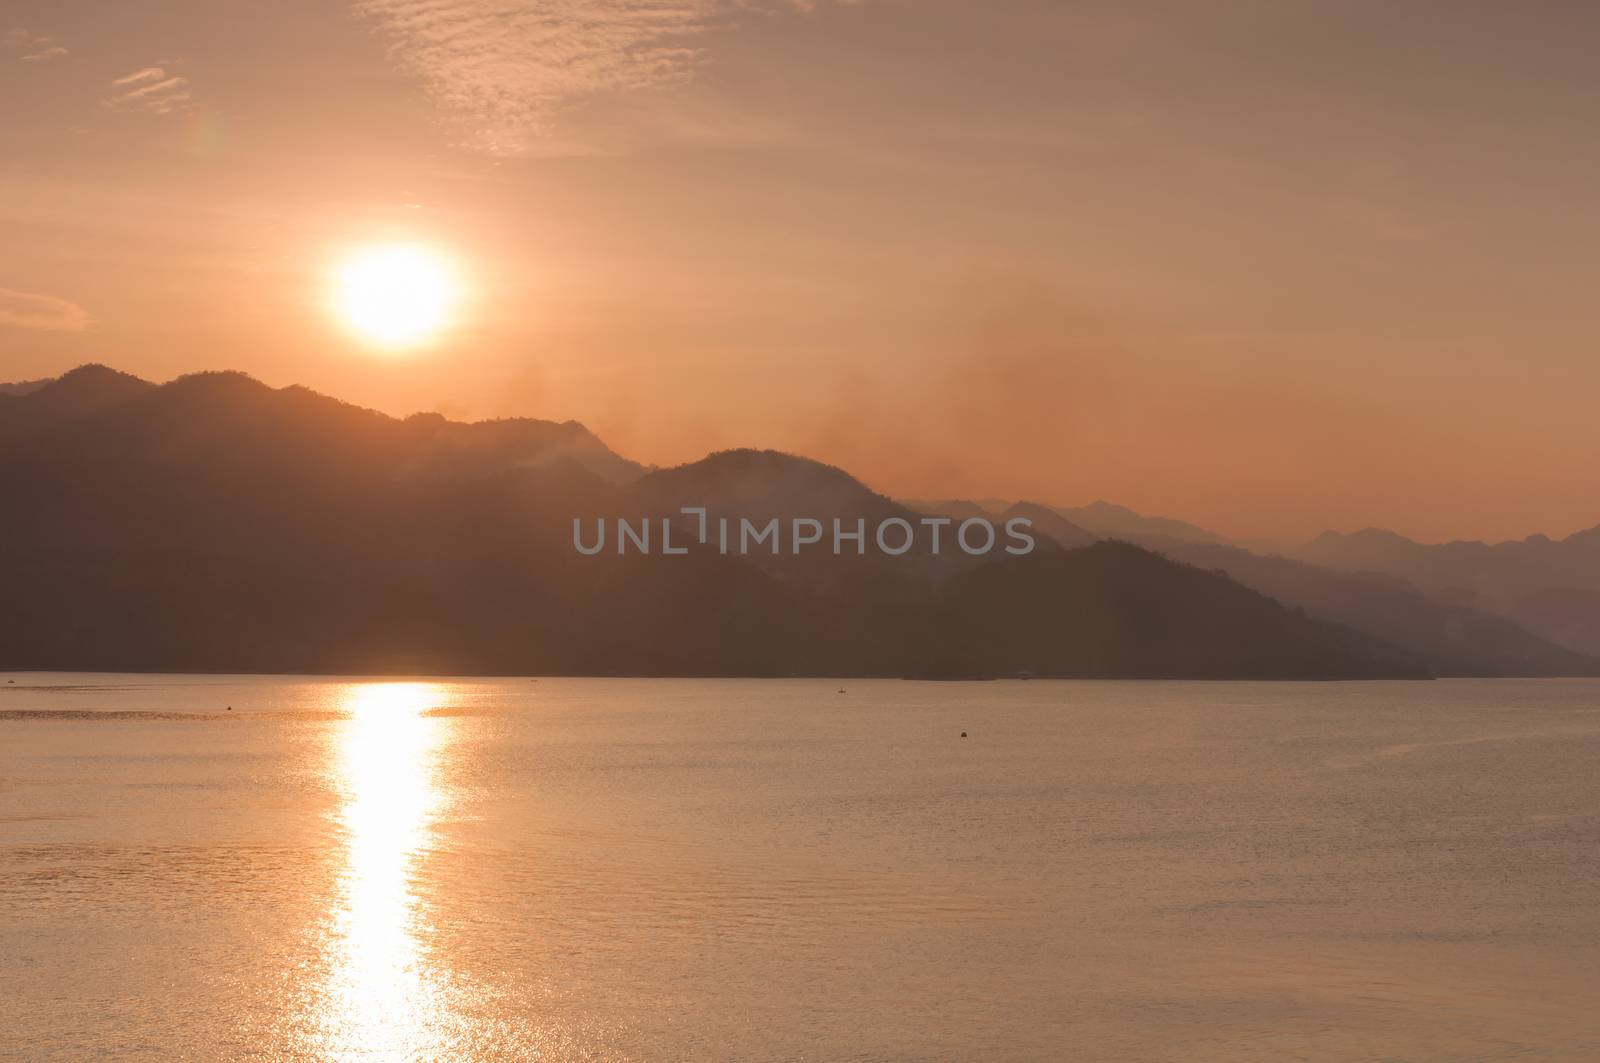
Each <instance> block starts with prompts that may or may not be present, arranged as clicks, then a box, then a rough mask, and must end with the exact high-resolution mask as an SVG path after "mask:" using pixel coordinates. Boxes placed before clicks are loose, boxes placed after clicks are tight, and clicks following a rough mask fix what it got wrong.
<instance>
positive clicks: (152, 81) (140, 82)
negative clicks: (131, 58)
mask: <svg viewBox="0 0 1600 1063" xmlns="http://www.w3.org/2000/svg"><path fill="white" fill-rule="evenodd" d="M111 87H112V88H120V89H124V90H126V91H123V92H119V93H117V94H116V95H114V96H112V97H110V98H109V99H107V100H106V101H105V105H106V106H107V107H109V108H110V109H112V110H119V111H120V110H142V111H149V112H150V113H152V114H172V113H173V112H174V111H181V110H184V109H186V108H187V107H188V106H189V102H190V95H189V79H188V78H185V77H169V76H168V75H167V71H166V70H165V69H164V68H162V67H159V66H147V67H144V68H143V69H141V70H135V71H134V72H133V73H131V74H128V75H125V76H123V77H120V78H117V79H116V80H115V81H113V82H112V83H111Z"/></svg>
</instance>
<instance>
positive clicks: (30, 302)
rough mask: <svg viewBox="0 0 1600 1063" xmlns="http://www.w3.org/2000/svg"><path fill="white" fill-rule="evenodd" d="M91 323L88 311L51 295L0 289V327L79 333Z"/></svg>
mask: <svg viewBox="0 0 1600 1063" xmlns="http://www.w3.org/2000/svg"><path fill="white" fill-rule="evenodd" d="M90 324H91V319H90V317H89V313H88V311H86V310H85V309H84V308H83V307H81V306H79V305H78V304H77V303H74V302H69V301H68V300H66V299H57V298H56V297H55V296H53V295H34V294H33V293H31V292H18V291H12V290H11V289H10V288H0V325H9V326H11V327H12V328H27V329H41V330H43V331H45V332H82V331H83V330H84V329H86V328H88V327H89V325H90Z"/></svg>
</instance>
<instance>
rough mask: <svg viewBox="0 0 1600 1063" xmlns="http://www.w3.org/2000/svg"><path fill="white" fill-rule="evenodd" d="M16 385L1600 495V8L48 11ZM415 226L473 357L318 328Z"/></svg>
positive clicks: (3, 112)
mask: <svg viewBox="0 0 1600 1063" xmlns="http://www.w3.org/2000/svg"><path fill="white" fill-rule="evenodd" d="M0 17H3V18H4V19H6V20H7V22H6V23H0V130H4V133H3V136H4V142H3V144H4V146H3V149H0V248H3V253H0V379H25V378H30V377H38V376H44V375H51V374H55V373H59V372H61V371H63V370H65V369H67V368H70V367H72V366H74V365H77V364H79V363H82V362H85V361H101V362H106V363H108V364H111V365H114V366H116V367H118V368H122V369H125V370H128V371H131V372H135V373H139V374H141V375H143V376H147V377H150V378H154V379H167V378H170V377H172V376H174V375H176V374H179V373H183V372H188V371H192V370H196V369H202V368H238V369H243V370H245V371H248V372H250V373H252V374H254V375H256V376H258V377H260V378H262V379H264V380H266V381H268V382H269V383H273V384H288V383H297V382H298V383H304V384H307V385H309V386H311V387H314V388H316V389H318V390H321V391H325V392H328V393H331V394H335V395H338V396H340V397H342V398H346V399H349V400H351V401H355V402H360V403H363V404H367V405H372V406H376V407H379V408H381V409H385V410H388V411H390V412H394V413H405V412H410V411H413V410H418V409H439V410H441V411H443V412H446V413H448V414H451V415H454V416H465V417H486V416H503V415H512V414H519V415H531V416H542V417H553V418H559V419H567V418H573V419H577V420H581V421H583V422H585V423H586V424H588V425H590V426H591V427H592V428H594V429H595V430H596V431H597V432H599V433H600V434H601V435H602V436H603V437H604V438H606V439H607V440H608V441H609V442H611V443H612V444H613V446H615V447H616V448H617V449H618V450H620V451H622V452H624V453H626V454H628V455H629V456H631V457H635V458H638V459H640V460H645V461H654V462H659V463H669V462H677V461H683V460H689V459H692V458H695V457H698V456H700V455H701V454H703V453H704V452H706V451H707V450H710V449H715V448H720V447H727V446H735V445H758V446H773V447H780V448H784V449H790V450H797V451H802V452H805V453H808V454H811V455H813V456H815V457H818V458H822V459H824V460H828V461H832V462H836V463H838V464H841V465H844V466H845V467H847V468H849V469H850V470H851V471H853V472H855V473H856V474H857V475H859V476H861V477H862V478H863V479H865V480H867V481H868V482H869V483H871V484H872V485H873V486H875V487H877V488H879V489H881V490H884V491H887V492H890V493H894V494H899V495H902V496H932V495H937V496H981V495H991V496H1009V497H1030V498H1035V499H1039V500H1043V501H1050V502H1058V503H1065V504H1077V503H1083V502H1088V501H1091V500H1093V499H1096V498H1106V499H1109V500H1112V501H1117V502H1121V503H1123V504H1126V505H1130V506H1133V507H1135V508H1137V509H1141V510H1144V511H1147V512H1157V513H1163V514H1168V515H1172V516H1177V517H1182V518H1185V519H1189V520H1193V521H1195V522H1197V523H1200V524H1203V525H1206V526H1209V527H1213V528H1215V529H1217V530H1219V531H1222V532H1225V533H1230V534H1234V535H1240V536H1246V537H1304V536H1309V535H1312V534H1315V533H1316V532H1318V531H1320V530H1322V529H1324V528H1329V527H1333V528H1341V529H1350V528H1358V527H1363V526H1367V525H1380V526H1386V527H1391V528H1394V529H1396V530H1398V531H1401V532H1404V533H1406V534H1410V535H1413V536H1416V537H1419V538H1424V539H1447V538H1455V537H1468V538H1478V537H1484V538H1506V537H1520V536H1522V535H1526V534H1528V533H1530V532H1534V531H1543V532H1547V533H1550V534H1565V533H1568V532H1571V531H1573V530H1576V529H1578V528H1582V527H1587V526H1591V525H1594V524H1596V523H1600V490H1597V487H1600V473H1597V472H1596V466H1597V463H1596V462H1595V461H1594V460H1593V455H1594V454H1595V453H1597V452H1600V418H1596V417H1595V416H1594V415H1593V413H1592V407H1593V399H1592V396H1593V395H1595V394H1597V393H1600V360H1597V359H1596V358H1595V357H1594V337H1595V336H1596V335H1597V334H1600V330H1597V328H1596V326H1597V325H1600V300H1596V299H1595V298H1594V295H1593V292H1592V289H1593V286H1594V278H1595V277H1596V275H1597V271H1596V265H1597V262H1596V261H1595V259H1596V258H1597V257H1600V250H1597V249H1600V241H1597V240H1596V236H1597V235H1600V232H1597V229H1600V216H1597V209H1596V207H1595V205H1594V202H1595V200H1594V195H1593V189H1594V188H1595V187H1597V186H1600V172H1597V171H1600V146H1597V143H1596V138H1595V137H1594V136H1593V129H1594V127H1595V122H1596V119H1597V118H1600V91H1597V90H1600V74H1597V73H1596V72H1595V69H1594V64H1593V61H1592V57H1593V55H1594V53H1595V46H1596V45H1597V44H1600V8H1595V7H1592V6H1589V5H1578V4H1564V5H1535V6H1532V7H1525V6H1523V5H1511V4H1503V3H1497V2H1451V3H1445V2H1443V0H1440V2H1435V3H1417V4H1407V5H1403V6H1400V5H1393V4H1389V3H1378V2H1352V3H1285V2H1282V0H1216V2H1187V0H1186V2H1182V3H1178V2H1171V3H1142V2H1116V3H1112V2H1105V3H1073V2H1069V0H1037V2H1021V0H1018V2H1006V0H998V2H993V3H976V2H972V0H856V2H852V3H843V2H837V0H817V2H815V3H799V2H794V0H741V2H734V0H633V2H631V3H622V2H621V0H542V2H540V3H533V2H532V0H530V2H528V3H526V4H521V5H519V4H517V3H514V2H511V0H435V2H433V3H428V4H423V3H418V2H416V0H361V2H356V3H347V4H338V3H333V2H331V0H315V2H313V0H293V2H288V3H281V4H274V5H262V4H244V3H228V2H221V0H205V2H201V0H188V2H177V0H151V2H149V3H146V4H141V5H105V4H103V3H89V2H77V0H20V2H18V0H13V2H12V3H8V4H7V5H6V9H5V13H4V15H3V16H0ZM390 241H407V242H424V243H428V244H431V245H434V246H436V247H438V248H440V249H441V251H442V252H443V253H446V254H448V255H449V256H450V257H451V259H452V260H454V261H455V262H456V263H457V264H458V267H459V269H460V270H461V272H462V274H463V276H464V279H465V285H466V290H467V298H466V300H465V302H464V303H463V304H462V305H461V306H460V307H459V310H458V313H457V315H456V317H455V319H454V321H453V323H452V327H451V328H450V329H449V331H448V332H447V333H446V334H444V335H442V336H441V337H439V338H438V340H437V341H436V342H433V343H431V344H428V345H425V346H423V347H421V348H418V349H415V350H411V351H406V352H403V353H400V354H396V353H385V352H382V351H378V350H374V349H372V348H371V347H369V346H368V345H366V344H363V343H362V342H361V341H360V340H359V338H357V337H354V336H352V335H351V334H350V332H349V331H348V330H347V329H346V328H344V327H342V326H341V324H340V322H339V321H337V320H336V318H335V316H334V315H333V314H332V313H330V311H329V290H330V272H331V270H332V269H333V267H334V265H335V263H336V262H337V261H339V259H340V258H341V257H342V256H343V255H345V254H347V253H349V252H350V251H351V250H353V249H359V248H361V247H365V246H369V245H372V244H374V243H384V242H390Z"/></svg>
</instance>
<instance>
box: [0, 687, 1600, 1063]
mask: <svg viewBox="0 0 1600 1063" xmlns="http://www.w3.org/2000/svg"><path fill="white" fill-rule="evenodd" d="M5 680H10V681H11V682H5ZM840 687H841V684H840V683H839V682H814V681H779V682H762V681H705V682H699V681H646V680H637V681H626V680H562V679H540V680H538V681H529V680H527V679H521V680H509V679H495V680H464V681H463V680H449V681H438V682H435V681H416V682H404V683H395V682H369V681H360V680H350V681H336V680H327V679H286V678H277V677H275V678H239V677H152V676H107V675H92V676H91V675H59V674H54V675H11V676H0V1056H3V1057H6V1058H15V1059H26V1060H39V1059H79V1058H85V1057H89V1056H109V1057H114V1058H119V1059H150V1060H180V1059H205V1060H210V1059H230V1058H250V1057H260V1058H275V1059H391V1058H392V1059H452V1060H471V1059H518V1060H529V1059H531V1060H539V1059H545V1060H725V1059H727V1060H732V1059H738V1060H752V1061H759V1060H817V1061H833V1060H982V1061H986V1063H987V1061H1006V1060H1060V1059H1071V1060H1087V1061H1103V1060H1139V1061H1146V1060H1182V1061H1193V1060H1201V1061H1208V1060H1218V1061H1222V1060H1227V1061H1249V1060H1273V1061H1278V1060H1290V1059H1301V1060H1368V1059H1370V1060H1472V1061H1479V1060H1493V1059H1517V1060H1535V1059H1536V1060H1545V1059H1566V1060H1594V1059H1600V1007H1597V1006H1596V1003H1597V1000H1600V683H1595V682H1584V681H1572V682H1562V681H1520V682H1513V681H1507V682H1493V681H1484V682H1435V683H1414V684H1404V683H1394V684H1390V683H1364V684H1304V685H1302V684H1267V683H1256V684H1226V683H1081V682H1080V683H1056V682H1012V683H974V684H927V683H903V682H888V681H884V682H863V681H859V680H851V681H848V682H845V683H843V688H844V689H843V690H842V691H841V689H840ZM229 706H231V707H232V708H231V710H230V709H229ZM963 730H965V731H966V732H967V733H968V735H969V737H967V738H965V739H963V738H961V737H960V735H961V732H962V731H963Z"/></svg>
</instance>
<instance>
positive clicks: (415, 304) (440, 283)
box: [335, 244, 460, 347]
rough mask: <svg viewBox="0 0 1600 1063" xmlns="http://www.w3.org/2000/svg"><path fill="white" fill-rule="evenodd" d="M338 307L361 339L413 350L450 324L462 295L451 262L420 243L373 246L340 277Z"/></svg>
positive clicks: (348, 263)
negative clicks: (451, 316)
mask: <svg viewBox="0 0 1600 1063" xmlns="http://www.w3.org/2000/svg"><path fill="white" fill-rule="evenodd" d="M335 279H336V281H337V292H336V294H335V306H336V308H337V310H338V313H339V316H340V318H342V319H343V321H344V323H345V324H346V325H347V326H348V327H349V328H350V329H351V330H352V331H354V332H355V333H356V334H357V335H359V336H361V337H362V338H363V339H365V340H367V341H368V342H370V343H374V344H377V345H378V346H382V347H411V346H415V345H416V344H419V343H423V342H425V341H427V340H429V339H431V338H433V337H434V336H435V335H436V334H438V332H439V331H440V330H441V329H442V328H444V327H445V325H447V324H448V323H449V318H450V314H451V312H452V311H453V310H454V309H455V305H456V302H457V300H458V299H459V297H460V292H459V289H458V285H457V282H456V277H455V273H454V271H453V270H452V268H451V265H450V263H449V261H448V260H447V259H446V258H445V257H444V256H443V255H441V254H440V253H439V252H437V251H435V250H434V249H432V248H429V247H425V246H423V245H420V244H392V245H389V246H385V247H370V248H367V249H365V250H363V251H359V252H357V253H356V254H353V255H351V256H350V257H349V258H347V259H345V260H344V261H343V262H342V263H341V264H340V265H339V268H338V271H337V273H336V275H335Z"/></svg>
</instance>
